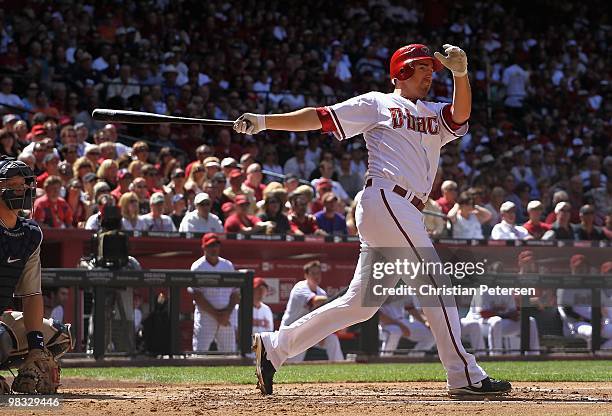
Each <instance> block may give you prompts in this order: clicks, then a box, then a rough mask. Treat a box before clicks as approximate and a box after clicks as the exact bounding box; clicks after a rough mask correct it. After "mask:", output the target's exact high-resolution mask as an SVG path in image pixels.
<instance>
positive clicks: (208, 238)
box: [202, 233, 221, 247]
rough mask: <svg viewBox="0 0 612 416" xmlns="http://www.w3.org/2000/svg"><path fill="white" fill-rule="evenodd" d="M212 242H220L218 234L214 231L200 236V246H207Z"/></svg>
mask: <svg viewBox="0 0 612 416" xmlns="http://www.w3.org/2000/svg"><path fill="white" fill-rule="evenodd" d="M212 244H221V240H219V236H218V235H217V234H215V233H206V234H204V235H203V236H202V247H208V246H210V245H212Z"/></svg>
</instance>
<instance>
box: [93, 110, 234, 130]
mask: <svg viewBox="0 0 612 416" xmlns="http://www.w3.org/2000/svg"><path fill="white" fill-rule="evenodd" d="M91 117H92V118H93V119H94V120H96V121H107V122H110V123H126V124H161V123H173V124H202V125H205V126H225V127H232V126H233V125H234V122H233V121H232V120H212V119H208V118H192V117H175V116H166V115H162V114H155V113H145V112H143V111H128V110H112V109H109V108H96V109H95V110H94V111H93V113H92V114H91Z"/></svg>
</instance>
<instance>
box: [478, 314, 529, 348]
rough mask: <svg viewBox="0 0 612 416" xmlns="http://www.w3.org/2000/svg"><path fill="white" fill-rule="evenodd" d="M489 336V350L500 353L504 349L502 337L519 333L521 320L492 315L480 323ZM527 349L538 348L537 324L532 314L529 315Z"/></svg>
mask: <svg viewBox="0 0 612 416" xmlns="http://www.w3.org/2000/svg"><path fill="white" fill-rule="evenodd" d="M482 325H483V326H484V328H485V330H486V331H487V335H488V338H489V351H490V353H491V355H497V354H501V353H503V351H504V348H503V341H502V338H503V337H506V336H509V335H518V334H520V333H521V321H520V320H519V321H514V320H512V319H503V318H501V317H499V316H492V317H491V318H489V319H487V320H486V321H484V322H483V324H482ZM529 349H530V350H532V351H534V352H535V351H539V350H540V338H539V336H538V324H537V322H536V320H535V318H534V317H533V316H530V317H529Z"/></svg>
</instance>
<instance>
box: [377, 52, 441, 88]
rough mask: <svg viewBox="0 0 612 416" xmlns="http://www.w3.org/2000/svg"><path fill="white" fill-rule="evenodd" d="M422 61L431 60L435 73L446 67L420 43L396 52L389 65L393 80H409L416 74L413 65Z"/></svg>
mask: <svg viewBox="0 0 612 416" xmlns="http://www.w3.org/2000/svg"><path fill="white" fill-rule="evenodd" d="M422 59H431V61H432V63H433V69H434V71H439V70H441V69H442V68H444V66H443V65H442V63H441V62H440V61H438V60H437V59H436V58H435V57H434V56H433V55H432V53H431V51H430V50H429V48H428V47H427V46H425V45H422V44H420V43H413V44H411V45H407V46H402V47H401V48H399V49H398V50H396V51H395V53H394V54H393V56H392V57H391V62H390V64H389V73H390V74H391V79H394V78H397V79H398V80H400V81H404V80H407V79H408V78H410V77H411V76H412V74H414V68H413V67H412V65H411V63H412V62H413V61H420V60H422Z"/></svg>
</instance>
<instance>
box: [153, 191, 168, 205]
mask: <svg viewBox="0 0 612 416" xmlns="http://www.w3.org/2000/svg"><path fill="white" fill-rule="evenodd" d="M164 202H166V198H164V194H162V193H161V192H155V193H153V195H151V198H150V199H149V203H150V204H151V205H157V204H163V203H164Z"/></svg>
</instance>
